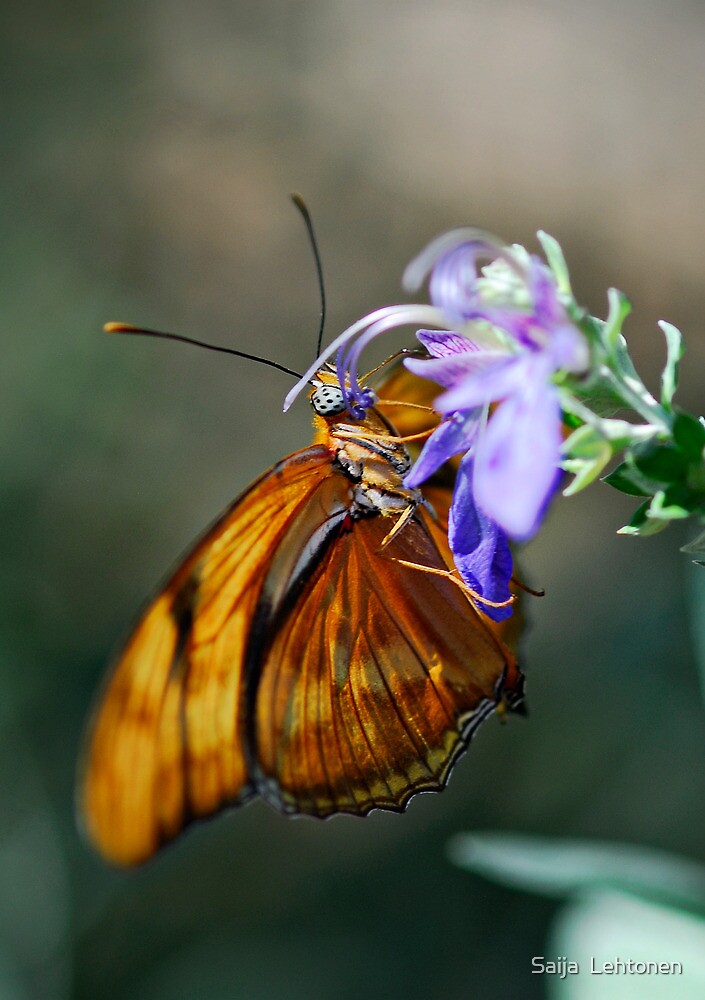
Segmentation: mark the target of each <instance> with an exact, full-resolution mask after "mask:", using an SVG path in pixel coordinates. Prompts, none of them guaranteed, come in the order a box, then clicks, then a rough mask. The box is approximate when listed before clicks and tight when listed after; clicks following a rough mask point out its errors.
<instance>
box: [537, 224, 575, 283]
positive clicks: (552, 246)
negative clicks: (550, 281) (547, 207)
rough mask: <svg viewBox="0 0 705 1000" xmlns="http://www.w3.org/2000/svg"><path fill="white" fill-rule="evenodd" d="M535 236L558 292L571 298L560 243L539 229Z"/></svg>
mask: <svg viewBox="0 0 705 1000" xmlns="http://www.w3.org/2000/svg"><path fill="white" fill-rule="evenodd" d="M536 235H537V236H538V238H539V243H540V244H541V247H542V249H543V252H544V253H545V255H546V260H547V261H548V266H549V267H550V268H551V270H552V271H553V275H554V277H555V279H556V283H557V285H558V290H559V291H560V292H562V293H563V294H564V295H570V296H571V298H572V296H573V292H572V290H571V287H570V277H569V275H568V265H567V264H566V262H565V257H564V256H563V251H562V250H561V245H560V243H559V242H558V240H557V239H555V238H554V237H553V236H549V235H548V233H545V232H544V231H543V229H539V231H538V233H537V234H536Z"/></svg>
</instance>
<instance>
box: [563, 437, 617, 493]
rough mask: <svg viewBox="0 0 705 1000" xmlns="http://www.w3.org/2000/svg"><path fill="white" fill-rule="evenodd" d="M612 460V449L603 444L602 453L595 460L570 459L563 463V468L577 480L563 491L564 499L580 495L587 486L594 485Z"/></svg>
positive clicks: (605, 443)
mask: <svg viewBox="0 0 705 1000" xmlns="http://www.w3.org/2000/svg"><path fill="white" fill-rule="evenodd" d="M611 458H612V449H611V448H610V446H609V445H608V444H607V442H606V441H605V442H603V446H602V452H601V454H599V455H596V456H595V458H593V459H581V458H576V459H568V460H566V461H564V462H563V468H564V469H565V470H566V472H572V473H573V475H574V476H575V478H574V479H573V482H572V483H569V485H568V486H566V488H565V489H564V490H563V496H564V497H572V496H575V494H576V493H580V491H581V490H584V489H585V487H586V486H589V485H590V483H593V482H594V481H595V480H596V479H597V478H598V477H599V475H600V473H601V472H602V470H603V469H604V467H605V466H606V465H607V463H608V462H609V461H610V459H611Z"/></svg>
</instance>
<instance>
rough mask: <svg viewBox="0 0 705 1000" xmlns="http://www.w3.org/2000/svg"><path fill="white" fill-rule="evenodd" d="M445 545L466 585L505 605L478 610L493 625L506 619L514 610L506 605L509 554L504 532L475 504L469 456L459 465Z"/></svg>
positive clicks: (470, 458) (510, 574)
mask: <svg viewBox="0 0 705 1000" xmlns="http://www.w3.org/2000/svg"><path fill="white" fill-rule="evenodd" d="M448 542H449V543H450V548H451V551H452V553H453V558H454V560H455V565H456V566H457V567H458V570H459V571H460V575H461V576H462V578H463V580H464V581H465V583H467V584H468V586H469V587H471V588H472V590H474V591H476V592H477V593H478V594H480V595H481V596H482V597H485V598H487V600H488V601H493V602H495V603H497V604H501V603H502V602H507V603H506V604H505V605H504V607H500V608H493V607H490V606H489V605H487V604H481V603H480V604H479V608H480V610H481V611H482V612H483V613H484V614H486V615H487V616H488V618H492V619H493V620H494V621H496V622H500V621H503V620H504V619H505V618H509V617H510V615H511V614H512V610H513V609H512V606H511V604H509V600H510V598H511V593H510V590H509V581H510V580H511V576H512V554H511V552H510V551H509V543H508V542H507V537H506V535H505V534H504V532H503V531H502V530H501V528H500V527H499V526H498V525H497V523H496V521H493V520H492V519H491V518H489V517H487V515H486V514H483V512H482V510H481V508H480V507H478V506H477V504H476V503H475V498H474V495H473V459H472V456H470V455H465V457H464V458H463V460H462V461H461V463H460V469H459V471H458V479H457V482H456V486H455V491H454V493H453V504H452V506H451V508H450V517H449V521H448Z"/></svg>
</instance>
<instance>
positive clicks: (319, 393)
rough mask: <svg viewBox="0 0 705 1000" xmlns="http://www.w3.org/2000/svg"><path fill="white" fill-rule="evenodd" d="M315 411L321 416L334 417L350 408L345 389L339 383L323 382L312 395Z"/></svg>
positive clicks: (312, 404)
mask: <svg viewBox="0 0 705 1000" xmlns="http://www.w3.org/2000/svg"><path fill="white" fill-rule="evenodd" d="M310 399H311V406H312V407H313V411H314V413H316V414H317V415H318V416H319V417H334V416H336V415H337V414H339V413H343V412H344V411H345V410H347V408H348V404H347V403H346V401H345V396H344V395H343V390H342V389H341V388H340V386H339V385H337V384H330V383H327V382H323V383H322V384H321V385H319V386H316V388H315V389H314V390H313V392H312V393H311V396H310Z"/></svg>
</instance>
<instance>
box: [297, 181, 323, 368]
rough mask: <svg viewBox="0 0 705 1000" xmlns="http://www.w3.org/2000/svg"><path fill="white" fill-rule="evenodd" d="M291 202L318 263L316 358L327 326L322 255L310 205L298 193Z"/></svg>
mask: <svg viewBox="0 0 705 1000" xmlns="http://www.w3.org/2000/svg"><path fill="white" fill-rule="evenodd" d="M291 200H292V201H293V203H294V204H295V205H296V207H297V208H298V210H299V212H300V213H301V217H302V219H303V220H304V224H305V226H306V232H307V233H308V239H309V243H310V244H311V249H312V250H313V259H314V261H315V262H316V274H317V276H318V291H319V293H320V296H321V322H320V325H319V327H318V343H317V344H316V357H318V355H319V354H320V353H321V345H322V343H323V328H324V326H325V325H326V290H325V286H324V284H323V267H322V266H321V255H320V253H319V252H318V243H317V242H316V234H315V233H314V231H313V222H312V220H311V213H310V212H309V210H308V205H307V204H306V202H305V201H304V200H303V198H302V197H301V195H300V194H298V193H297V192H296V191H295V192H294V193H293V194H292V196H291Z"/></svg>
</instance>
